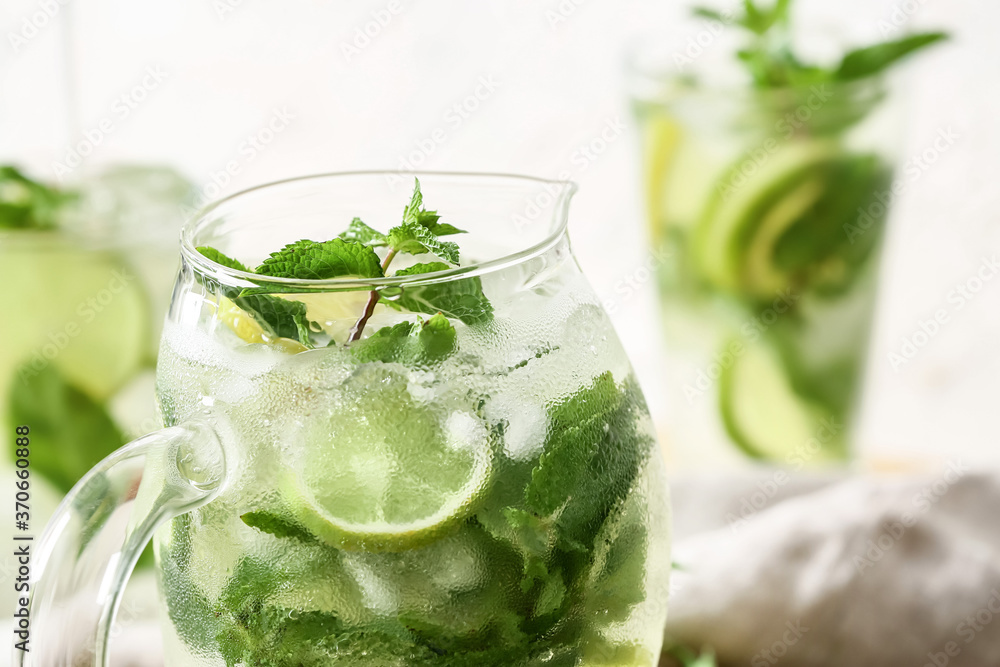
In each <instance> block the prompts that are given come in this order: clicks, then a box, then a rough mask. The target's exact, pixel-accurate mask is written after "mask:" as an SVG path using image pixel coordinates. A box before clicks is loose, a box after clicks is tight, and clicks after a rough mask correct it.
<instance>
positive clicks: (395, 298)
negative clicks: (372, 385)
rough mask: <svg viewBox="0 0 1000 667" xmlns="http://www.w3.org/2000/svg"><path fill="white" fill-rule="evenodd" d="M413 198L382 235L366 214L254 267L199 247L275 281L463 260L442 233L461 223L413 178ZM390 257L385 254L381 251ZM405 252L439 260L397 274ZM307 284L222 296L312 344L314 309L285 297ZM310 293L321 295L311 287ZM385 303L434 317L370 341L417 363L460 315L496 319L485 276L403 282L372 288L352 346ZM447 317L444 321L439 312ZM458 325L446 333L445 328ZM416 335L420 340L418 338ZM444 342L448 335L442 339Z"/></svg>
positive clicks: (371, 274) (379, 274) (440, 266)
mask: <svg viewBox="0 0 1000 667" xmlns="http://www.w3.org/2000/svg"><path fill="white" fill-rule="evenodd" d="M414 181H415V182H414V188H413V195H412V196H411V198H410V202H409V203H408V204H407V205H406V206H405V207H404V209H403V214H402V220H401V221H400V223H399V224H398V225H396V226H395V227H392V228H391V229H390V230H389V231H388V232H387V233H382V232H380V231H378V230H376V229H375V228H373V227H371V226H369V225H368V224H366V223H365V222H364V221H363V220H361V218H357V217H356V218H354V219H353V220H351V222H350V224H349V225H348V226H347V229H346V230H344V231H343V232H341V233H340V234H339V235H337V236H336V237H335V238H332V239H330V240H329V241H312V240H308V239H303V240H300V241H296V242H294V243H290V244H288V245H286V246H285V247H283V248H281V249H280V250H277V251H276V252H273V253H271V255H270V256H269V257H268V258H267V259H265V260H264V261H263V262H261V264H260V265H259V266H257V267H256V268H255V269H251V268H249V267H247V266H246V265H244V264H243V263H242V262H240V261H239V260H236V259H233V258H231V257H228V256H227V255H225V254H224V253H222V252H220V251H219V250H217V249H216V248H212V247H210V246H203V247H199V248H198V251H199V252H200V253H201V254H202V255H204V256H205V257H207V258H208V259H210V260H212V261H213V262H216V263H217V264H220V265H222V266H225V267H227V268H231V269H236V270H238V271H244V272H247V273H254V274H256V275H259V276H262V277H269V278H289V279H292V280H328V279H332V278H344V277H353V278H358V279H361V280H365V279H378V278H383V277H387V276H410V275H417V274H425V273H434V272H438V271H446V270H448V269H450V268H452V267H453V266H456V265H458V264H459V261H460V252H459V246H458V244H457V243H455V242H453V241H445V240H442V239H441V237H442V236H451V235H455V234H464V233H465V232H464V230H461V229H459V228H457V227H455V226H454V225H450V224H447V223H443V222H441V216H440V215H439V214H438V212H437V211H429V210H427V209H426V208H425V207H424V196H423V192H422V191H421V188H420V181H419V180H417V179H414ZM380 250H381V251H382V253H383V254H381V255H380V254H379V251H380ZM399 255H414V256H417V255H429V256H432V258H433V259H434V261H429V262H423V263H419V264H415V265H411V266H409V267H407V268H404V269H401V270H399V271H396V272H395V273H390V271H389V268H390V265H391V264H392V262H393V260H395V259H396V257H397V256H399ZM302 291H303V289H302V287H300V286H297V285H283V284H280V283H275V282H272V281H266V280H261V281H260V282H259V283H258V284H257V286H256V287H248V288H245V289H239V288H223V289H222V294H223V295H224V296H226V297H228V298H230V299H232V300H233V301H234V302H235V303H236V305H237V306H239V307H240V308H242V309H243V310H245V311H247V312H248V313H249V314H250V315H251V316H252V317H253V318H254V320H256V321H257V322H258V323H259V324H260V325H261V326H262V327H264V328H265V329H266V330H267V331H268V332H269V333H271V334H273V335H275V336H279V337H282V338H290V339H293V340H297V341H298V342H299V343H301V344H302V345H304V346H305V347H307V348H311V347H314V346H316V345H317V344H322V336H321V335H319V334H316V333H315V332H317V331H319V330H320V329H321V327H319V325H318V324H316V323H314V322H312V321H310V320H309V318H308V317H307V310H308V309H307V307H306V306H305V305H304V304H303V303H301V302H298V301H293V300H290V299H287V298H283V297H281V296H280V295H282V294H293V293H301V292H302ZM310 293H311V294H314V293H322V291H321V290H311V291H310ZM379 303H382V304H385V305H387V306H390V307H392V308H395V309H397V310H405V311H409V312H413V313H423V314H426V315H431V316H432V317H431V319H430V320H428V321H427V322H421V323H419V325H418V324H411V325H410V328H409V330H407V331H405V332H404V331H403V330H402V329H400V330H399V331H398V332H397V334H398V335H391V336H390V335H389V332H388V331H386V332H381V331H380V332H378V333H379V334H380V336H379V337H380V339H381V340H380V341H378V342H377V343H375V342H373V343H372V344H371V346H372V350H374V349H375V348H376V347H379V348H384V347H385V346H386V345H387V343H388V342H389V341H393V342H394V343H393V344H398V345H400V346H401V349H400V350H399V351H397V352H393V353H392V354H389V352H387V351H383V352H379V353H378V356H381V357H388V356H392V357H396V358H399V359H401V360H403V359H409V360H412V361H414V362H417V361H421V360H424V361H425V360H427V359H429V358H432V357H433V356H434V355H429V354H418V353H417V352H418V350H417V348H416V347H414V345H415V344H416V343H414V340H416V341H418V342H419V340H420V336H425V337H427V336H429V335H430V334H429V333H428V332H429V331H439V332H440V334H441V336H444V337H445V338H447V336H452V337H453V334H454V329H453V327H452V325H451V324H450V322H448V318H452V319H457V320H460V321H461V322H463V323H465V324H467V325H470V326H471V325H475V324H480V323H484V322H488V321H489V320H490V319H492V317H493V308H492V306H491V304H490V302H489V300H488V299H487V298H486V296H485V295H484V294H483V290H482V283H481V281H480V280H479V279H478V278H466V279H461V280H452V281H447V282H443V283H438V284H434V283H431V284H427V285H414V286H408V285H407V286H402V287H398V288H392V289H379V288H376V289H372V290H371V291H370V297H369V299H368V302H367V303H366V304H365V307H364V309H363V310H362V311H361V312H359V313H358V320H357V322H356V323H355V325H354V327H353V328H352V330H351V333H350V340H349V342H351V343H356V342H358V341H360V340H361V339H362V337H363V334H364V330H365V327H366V325H367V323H368V320H369V319H370V318H371V316H372V315H373V314H374V312H375V307H376V306H377V305H378V304H379ZM438 315H441V318H438V317H437V316H438ZM445 324H447V327H450V328H451V332H450V333H449V332H447V331H446V330H445V327H444V325H445ZM411 339H413V340H411ZM442 340H444V338H442Z"/></svg>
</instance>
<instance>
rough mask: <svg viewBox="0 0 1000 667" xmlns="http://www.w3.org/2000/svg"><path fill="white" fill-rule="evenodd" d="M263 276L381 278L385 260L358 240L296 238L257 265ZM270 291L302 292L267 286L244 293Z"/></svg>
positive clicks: (288, 288) (312, 278)
mask: <svg viewBox="0 0 1000 667" xmlns="http://www.w3.org/2000/svg"><path fill="white" fill-rule="evenodd" d="M255 273H257V274H258V275H261V276H274V277H279V278H293V279H295V280H328V279H330V278H340V277H343V276H351V277H357V278H381V277H382V275H383V273H382V262H381V260H380V259H379V257H378V255H376V254H375V250H374V249H372V248H371V247H370V246H367V245H364V244H362V243H358V242H352V241H345V240H343V239H340V238H337V239H332V240H330V241H325V242H323V243H317V242H315V241H306V240H303V241H296V242H295V243H290V244H288V245H286V246H285V247H284V248H282V249H281V250H279V251H278V252H275V253H271V256H270V257H268V258H267V259H265V260H264V262H263V263H262V264H261V265H260V266H258V267H257V270H256V271H255ZM265 289H266V290H270V291H300V290H299V289H298V288H292V287H279V286H277V285H273V284H272V285H268V286H267V287H266V288H259V289H257V290H245V291H244V293H257V294H260V293H263V292H262V290H265Z"/></svg>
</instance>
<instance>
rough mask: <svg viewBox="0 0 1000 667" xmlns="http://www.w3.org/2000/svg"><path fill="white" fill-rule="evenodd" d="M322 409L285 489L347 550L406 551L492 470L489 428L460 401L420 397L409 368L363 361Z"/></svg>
mask: <svg viewBox="0 0 1000 667" xmlns="http://www.w3.org/2000/svg"><path fill="white" fill-rule="evenodd" d="M342 389H343V390H342V393H340V395H339V396H337V400H336V401H335V405H333V406H332V407H331V409H330V410H329V412H328V413H327V414H324V415H320V414H318V412H319V411H318V410H316V411H314V412H313V414H312V416H311V417H310V419H309V420H308V424H307V425H306V430H305V433H304V437H305V444H304V445H303V446H302V448H301V450H302V454H301V460H300V461H299V464H300V465H299V466H298V469H297V470H296V473H295V474H294V477H293V479H292V480H291V481H290V482H288V483H287V484H286V487H287V488H286V489H284V491H285V494H286V498H287V499H288V503H289V504H290V505H291V506H292V507H293V508H295V510H294V511H295V513H296V516H297V518H298V520H299V522H300V523H302V524H303V525H304V526H305V527H306V528H308V529H309V530H310V531H312V532H313V533H314V534H315V535H317V536H318V537H320V538H321V539H323V540H324V541H326V542H328V543H330V544H332V545H334V546H337V547H340V548H344V549H358V550H365V551H402V550H406V549H411V548H414V547H417V546H421V545H423V544H426V543H428V542H430V541H433V540H434V539H437V538H438V537H439V536H441V535H442V534H443V533H444V532H445V531H446V530H447V529H448V528H449V527H451V526H456V525H457V524H458V523H459V522H460V520H461V519H463V518H464V517H466V516H467V515H468V514H469V512H471V511H472V510H473V509H474V508H475V505H476V501H477V500H478V498H479V497H480V496H481V495H482V493H483V491H484V490H485V488H486V486H487V483H488V480H489V477H490V469H491V458H492V446H491V444H490V435H489V429H488V428H487V426H486V424H485V423H484V422H482V421H481V420H480V419H479V418H478V417H476V416H475V415H474V414H473V413H472V411H471V410H469V409H468V408H464V409H463V408H462V407H461V402H460V401H454V402H448V401H443V400H441V401H439V400H435V402H434V405H433V406H430V405H423V404H421V403H420V402H418V401H417V400H416V399H415V398H414V397H413V396H412V395H411V393H410V390H409V389H408V381H407V377H406V375H405V374H404V373H402V372H399V371H396V370H393V369H392V368H391V367H390V366H387V365H383V364H368V365H365V366H362V367H361V368H359V369H358V370H357V371H356V372H355V373H354V374H353V375H352V376H351V378H350V379H349V380H348V381H347V382H346V383H345V385H344V387H343V388H342Z"/></svg>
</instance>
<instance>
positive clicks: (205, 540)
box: [156, 270, 670, 665]
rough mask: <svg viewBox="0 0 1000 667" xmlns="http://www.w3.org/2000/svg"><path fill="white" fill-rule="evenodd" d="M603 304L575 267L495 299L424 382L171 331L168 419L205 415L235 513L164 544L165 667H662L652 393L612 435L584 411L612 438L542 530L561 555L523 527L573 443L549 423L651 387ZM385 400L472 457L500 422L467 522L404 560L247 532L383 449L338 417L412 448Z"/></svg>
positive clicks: (341, 361)
mask: <svg viewBox="0 0 1000 667" xmlns="http://www.w3.org/2000/svg"><path fill="white" fill-rule="evenodd" d="M589 294H590V291H589V288H588V287H587V286H586V284H585V283H584V282H583V281H582V279H581V278H580V277H579V275H578V273H576V271H575V270H572V271H570V270H566V271H563V272H562V274H561V275H560V276H559V277H558V280H550V281H549V282H547V283H546V284H545V286H544V288H538V289H535V290H530V291H522V292H519V293H518V294H517V296H516V298H514V297H513V296H512V297H511V298H510V299H508V300H504V299H500V298H494V305H495V307H496V310H497V313H498V315H497V317H496V319H495V320H494V322H492V323H491V324H490V325H487V326H486V327H482V328H468V327H464V326H462V325H458V334H459V335H458V349H459V353H457V354H454V355H453V356H451V357H449V358H448V359H446V360H445V361H444V362H442V363H440V364H437V365H434V366H431V367H422V368H408V367H406V366H402V365H399V364H384V363H382V362H374V363H368V364H358V363H357V362H355V361H353V360H352V358H351V356H350V353H349V352H347V351H345V350H344V349H342V348H325V349H319V350H312V351H308V352H304V353H300V354H297V355H288V354H285V353H282V352H277V351H275V350H273V349H271V348H269V347H267V346H266V345H247V344H245V343H243V342H242V341H239V340H238V339H236V338H235V336H233V335H232V334H231V332H230V331H228V330H226V329H225V327H224V326H223V325H218V326H208V327H201V328H200V330H198V331H195V330H193V329H192V328H191V327H181V326H180V325H178V324H169V325H168V327H167V329H166V330H165V332H164V340H163V345H162V348H161V353H160V362H159V363H160V366H159V370H158V394H159V399H160V405H161V409H162V411H163V414H164V420H165V422H166V423H167V424H168V425H169V424H172V423H179V422H181V421H184V420H185V419H188V418H192V417H196V416H202V415H206V414H207V415H210V416H211V417H212V418H213V419H214V420H215V421H216V423H217V424H219V429H220V432H221V434H222V437H223V440H224V444H225V446H226V449H227V455H228V458H229V461H230V466H231V468H232V469H233V475H232V477H231V479H230V482H229V484H228V487H227V489H226V491H225V492H224V493H223V494H222V496H221V497H220V498H218V499H217V500H215V501H213V502H212V503H211V504H210V505H208V506H206V507H203V508H201V509H199V510H197V511H195V512H192V513H191V514H189V515H186V516H184V517H181V518H179V519H176V520H175V521H174V522H173V523H172V525H170V526H169V527H167V528H165V529H163V530H162V531H161V532H160V533H159V534H158V535H157V538H156V550H157V555H158V562H159V567H160V570H161V573H162V574H161V588H162V592H163V595H164V598H165V600H164V602H165V608H166V609H167V610H168V612H169V613H168V614H166V615H165V616H166V621H165V626H166V628H165V635H166V638H167V641H166V645H167V651H168V653H167V656H168V657H167V664H169V665H195V664H197V665H226V664H230V665H232V664H238V663H239V662H246V664H257V663H254V662H253V660H258V659H263V658H264V657H266V658H267V659H268V660H270V662H267V664H275V665H312V664H316V665H333V664H344V665H369V664H370V665H419V664H435V665H437V664H455V665H459V664H461V665H464V664H478V665H494V664H495V665H584V664H587V665H589V664H593V665H597V664H609V665H610V664H614V665H626V664H627V665H633V664H634V665H652V664H655V662H656V658H657V654H658V652H659V647H660V642H661V636H662V627H663V622H664V619H665V615H666V606H665V605H666V586H667V579H668V576H669V570H670V558H669V532H668V530H669V529H668V520H669V517H668V514H669V509H668V502H667V497H666V487H665V480H664V475H663V470H662V467H661V463H660V461H659V459H658V457H657V455H656V452H657V448H656V445H655V442H654V440H653V438H652V436H651V426H650V424H649V419H648V415H647V414H646V411H645V406H644V405H643V404H642V403H641V397H638V394H634V396H636V397H637V398H636V399H635V400H636V402H635V404H634V407H633V408H630V409H628V410H627V411H626V410H624V409H623V410H622V411H620V412H618V413H615V414H616V415H618V417H616V418H614V419H611V418H605V417H604V416H603V415H602V413H601V412H600V410H601V406H594V407H593V408H592V412H588V411H590V410H591V408H589V407H588V408H587V410H584V411H583V412H582V413H580V414H579V415H578V418H579V420H580V421H581V423H583V422H586V421H587V418H588V417H590V416H593V417H594V421H595V422H596V423H595V424H594V425H593V426H596V430H595V429H591V430H590V431H587V432H586V433H587V434H589V435H587V434H585V435H584V436H583V440H581V442H583V443H584V444H586V445H587V446H585V447H583V448H582V449H581V453H580V455H579V456H576V457H574V456H569V457H567V458H566V459H565V461H564V462H563V465H562V466H561V470H563V471H565V472H566V473H567V474H569V475H571V476H576V477H578V478H579V480H578V481H577V482H576V484H575V486H573V489H574V491H576V492H577V493H576V495H570V497H569V498H568V499H567V501H566V502H565V504H564V505H563V506H562V507H560V508H559V509H558V510H557V511H556V512H553V513H552V514H551V515H550V516H535V517H534V519H536V520H537V521H538V522H539V523H540V524H542V525H550V526H551V529H550V531H549V532H548V533H545V534H548V535H549V536H551V538H552V540H553V541H554V543H553V544H551V545H546V544H541V545H525V544H524V543H523V540H522V539H521V538H519V537H518V535H517V534H516V533H515V531H514V530H513V529H512V528H511V524H510V523H508V521H509V516H510V513H511V511H515V512H516V511H520V512H522V513H524V512H526V511H527V509H528V508H529V506H528V503H527V502H526V499H525V498H526V491H525V489H526V487H527V485H528V484H530V483H531V479H532V472H533V470H535V469H536V468H537V467H539V466H540V461H541V458H542V457H544V456H545V455H546V454H549V453H551V452H552V451H553V450H554V448H555V447H556V446H557V444H558V443H557V442H555V441H554V438H555V433H556V426H555V425H554V424H553V423H552V416H551V415H552V414H554V413H553V410H554V407H555V406H558V405H560V404H562V403H564V402H565V401H567V400H568V399H569V398H570V397H572V396H574V395H577V394H579V392H581V391H582V390H585V389H586V388H588V387H591V386H594V385H595V382H597V381H598V379H599V378H601V377H602V376H605V377H611V378H613V381H614V384H615V386H616V387H619V388H625V387H628V386H631V384H632V383H634V381H633V380H632V376H631V369H630V367H629V364H628V361H627V359H626V358H625V355H624V353H623V351H622V349H621V347H620V345H619V343H618V341H617V339H616V337H615V336H614V334H613V331H612V329H611V326H610V323H609V322H608V320H607V318H606V316H605V315H604V313H603V311H601V310H600V308H599V307H598V306H597V305H596V304H595V303H594V301H593V299H592V297H590V296H589ZM392 316H393V315H391V314H390V315H388V317H392ZM395 317H396V318H397V319H398V317H399V316H398V315H396V316H395ZM215 324H218V323H215ZM375 326H378V323H376V325H375ZM385 382H388V383H389V386H390V387H395V388H397V389H399V388H401V387H403V386H405V392H406V394H407V396H408V398H407V401H410V402H411V403H412V404H413V405H416V406H419V409H420V414H421V415H422V416H423V417H427V418H428V419H432V420H437V422H438V423H440V424H443V425H446V424H455V423H456V422H457V423H463V424H466V425H467V426H468V428H466V429H465V431H464V432H465V433H467V434H468V433H471V434H473V437H472V439H471V440H472V441H471V442H469V443H466V446H471V447H475V446H486V444H485V442H480V441H477V440H476V438H475V434H476V433H480V432H481V431H477V430H476V429H477V427H478V426H477V425H476V424H472V425H471V426H469V421H468V417H467V416H468V415H475V416H476V419H478V420H479V421H480V422H481V423H480V424H479V426H482V428H483V429H484V431H482V432H485V430H491V429H493V428H494V427H496V426H497V425H499V424H503V436H502V437H501V438H499V439H498V440H497V441H496V442H495V446H494V447H493V448H492V449H490V453H489V457H490V468H491V474H490V480H489V483H488V485H487V487H486V490H485V491H484V492H483V494H482V495H481V496H479V497H478V498H477V499H476V500H475V507H474V509H472V510H471V512H470V513H469V514H468V515H467V516H464V517H463V518H462V519H461V521H459V522H457V523H455V524H454V525H450V526H449V527H448V528H446V529H442V530H441V532H440V534H437V535H434V536H432V538H430V539H429V540H424V541H422V542H421V544H419V545H416V546H414V547H413V548H407V549H396V550H393V551H391V552H382V551H377V550H366V549H365V548H363V547H362V548H358V547H356V546H355V547H353V548H341V547H338V546H333V545H331V544H328V543H324V542H323V540H320V541H319V542H318V543H317V542H308V543H307V542H303V541H300V540H295V539H289V538H287V537H276V536H275V535H272V534H266V533H264V532H261V531H258V530H256V529H254V528H250V527H249V526H248V525H246V524H245V523H244V522H243V521H242V520H241V518H240V517H241V516H243V515H245V514H246V513H247V512H256V511H261V510H262V509H269V508H275V507H284V506H288V505H289V504H294V503H295V502H296V500H295V499H293V498H290V497H289V493H290V492H289V488H290V487H289V482H288V479H289V471H290V470H292V471H296V470H297V471H298V472H299V474H301V473H302V468H303V466H306V467H308V466H309V465H310V464H313V465H315V463H314V462H316V461H322V460H323V459H322V455H321V452H322V450H323V448H328V447H335V446H336V443H337V440H336V438H334V437H333V434H334V433H340V434H341V435H340V436H338V437H351V438H352V439H357V438H361V439H363V438H364V437H366V435H365V434H364V433H362V434H360V435H359V434H358V433H357V432H356V430H355V431H344V428H343V427H344V422H343V419H342V418H341V415H346V414H348V413H349V412H350V413H351V414H353V415H354V417H353V418H357V412H358V410H362V412H363V414H362V418H363V419H364V420H365V422H366V423H367V424H369V426H370V432H371V433H372V434H375V433H384V432H392V433H401V432H403V431H401V430H400V429H403V428H404V426H405V424H402V425H401V424H399V423H398V422H399V421H400V420H402V419H403V415H401V413H400V411H399V409H398V402H397V403H395V404H393V403H391V402H390V403H388V404H386V405H384V406H383V407H381V408H380V407H378V404H377V403H376V404H372V402H371V400H370V399H371V396H372V395H373V394H374V395H380V394H378V392H382V391H388V390H386V389H385V384H384V383H385ZM380 383H381V384H380ZM622 391H625V390H624V389H622ZM358 406H368V407H365V408H363V409H362V408H358ZM352 410H353V412H351V411H352ZM456 415H461V418H458V417H456ZM423 417H422V418H423ZM352 423H354V422H352ZM393 429H395V430H393ZM372 437H373V438H374V437H375V436H374V435H373V436H372ZM587 438H589V440H588V439H587ZM415 446H416V447H419V444H417V445H415ZM616 446H619V447H620V451H619V450H616V449H615V447H616ZM373 449H374V447H373ZM596 449H602V450H603V451H601V452H596V451H595V450H596ZM415 455H419V451H418V452H415ZM602 456H603V457H602ZM620 461H629V462H631V463H621V462H620ZM360 464H361V467H364V466H368V468H374V469H376V470H375V472H372V473H371V475H372V478H377V477H378V475H379V474H384V475H385V476H389V475H392V474H397V473H394V472H393V469H392V468H391V466H390V467H388V468H386V469H385V471H384V472H379V470H377V466H378V462H377V461H375V460H374V459H373V460H372V461H361V462H360ZM320 470H322V469H320ZM307 472H308V473H309V474H310V475H311V477H312V478H313V479H315V478H316V477H317V475H318V474H320V475H321V474H322V473H321V472H317V470H316V469H313V470H308V471H307ZM337 472H339V471H337ZM397 472H398V471H397ZM333 477H335V475H334V474H333V473H332V472H331V478H333ZM293 478H294V479H301V477H294V475H293ZM339 479H340V478H339ZM351 479H354V478H351ZM605 482H607V483H605ZM292 486H294V484H293V485H292ZM574 516H579V517H582V518H580V519H579V520H577V521H576V523H573V519H572V518H573V517H574ZM563 524H565V526H572V527H573V534H572V535H570V534H569V532H570V529H569V528H564V527H563ZM528 537H530V536H528ZM525 539H527V537H526V538H525ZM261 664H263V663H261Z"/></svg>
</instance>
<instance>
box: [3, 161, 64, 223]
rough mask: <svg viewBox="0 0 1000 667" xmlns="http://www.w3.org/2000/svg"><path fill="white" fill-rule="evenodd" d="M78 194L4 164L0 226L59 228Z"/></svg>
mask: <svg viewBox="0 0 1000 667" xmlns="http://www.w3.org/2000/svg"><path fill="white" fill-rule="evenodd" d="M75 197H76V195H75V194H73V193H70V192H66V191H62V190H58V189H56V188H54V187H49V186H47V185H44V184H42V183H39V182H38V181H34V180H32V179H30V178H28V177H27V176H25V175H24V174H23V173H22V172H21V171H20V170H18V169H17V168H16V167H12V166H2V167H0V229H40V230H44V229H55V228H56V227H57V226H58V224H59V212H60V209H61V208H62V207H63V206H64V205H65V204H66V203H68V202H69V201H72V200H73V199H75Z"/></svg>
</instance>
